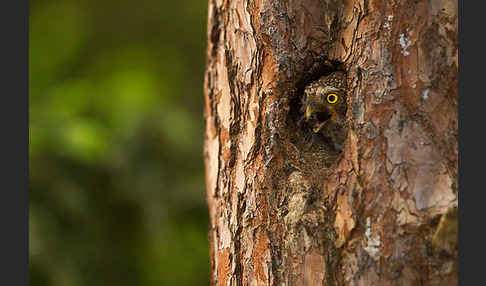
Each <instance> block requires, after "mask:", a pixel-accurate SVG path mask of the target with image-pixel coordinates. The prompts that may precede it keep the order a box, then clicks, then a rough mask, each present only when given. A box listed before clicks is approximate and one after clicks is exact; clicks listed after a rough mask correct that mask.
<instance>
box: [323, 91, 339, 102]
mask: <svg viewBox="0 0 486 286" xmlns="http://www.w3.org/2000/svg"><path fill="white" fill-rule="evenodd" d="M338 99H339V97H338V96H337V94H335V93H329V94H328V95H327V96H326V100H327V102H329V103H330V104H334V103H336V102H337V101H338Z"/></svg>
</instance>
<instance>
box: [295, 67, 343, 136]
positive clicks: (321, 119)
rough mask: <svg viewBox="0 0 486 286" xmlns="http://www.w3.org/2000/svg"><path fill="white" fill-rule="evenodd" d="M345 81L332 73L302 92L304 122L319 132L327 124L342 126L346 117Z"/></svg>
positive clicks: (341, 73) (339, 75)
mask: <svg viewBox="0 0 486 286" xmlns="http://www.w3.org/2000/svg"><path fill="white" fill-rule="evenodd" d="M345 84H346V79H345V75H344V73H343V72H334V73H331V74H330V75H328V76H323V77H322V78H320V79H319V80H317V81H315V82H313V83H311V84H309V85H308V86H307V87H306V89H305V91H304V99H303V109H304V110H303V111H304V114H305V120H306V121H307V122H309V123H311V124H312V128H313V131H314V132H315V133H317V132H319V131H320V130H321V128H323V126H324V125H325V124H326V123H328V122H333V123H338V124H343V123H344V121H345V115H346V86H345Z"/></svg>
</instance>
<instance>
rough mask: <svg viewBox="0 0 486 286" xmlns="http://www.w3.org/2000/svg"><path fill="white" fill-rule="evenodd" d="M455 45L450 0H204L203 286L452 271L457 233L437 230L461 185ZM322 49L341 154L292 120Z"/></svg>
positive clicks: (381, 280) (449, 277) (451, 280)
mask: <svg viewBox="0 0 486 286" xmlns="http://www.w3.org/2000/svg"><path fill="white" fill-rule="evenodd" d="M457 45H458V44H457V2H456V1H453V0H423V1H420V0H418V1H404V0H392V1H385V0H376V1H368V0H346V1H338V0H282V1H275V0H256V1H250V0H234V1H227V0H210V1H209V17H208V48H207V71H206V77H205V97H206V106H205V111H206V114H205V120H206V139H205V162H206V180H207V200H208V205H209V211H210V217H211V229H210V243H211V268H212V269H211V270H212V277H211V281H212V285H457V262H456V258H457V251H456V250H455V247H454V239H450V240H451V241H452V242H451V243H452V247H442V248H440V247H439V248H438V247H434V244H433V243H432V241H433V237H434V233H435V232H436V230H437V227H438V225H439V221H440V217H441V215H442V214H444V213H446V211H447V210H448V209H450V208H451V207H452V206H455V205H457V199H458V198H457V166H458V154H457V152H458V146H457V101H458V89H457V70H458V55H457ZM326 59H329V60H330V61H331V62H332V63H334V65H335V66H336V67H339V68H341V69H344V70H345V71H346V72H347V85H348V102H347V104H348V111H347V122H348V135H347V138H346V141H345V144H344V150H343V151H342V153H340V154H339V155H338V156H337V157H335V156H334V157H329V156H326V154H325V152H322V150H321V149H320V148H319V144H322V142H319V141H315V140H308V138H309V137H312V134H311V132H309V131H308V130H306V129H304V128H301V126H300V125H298V124H297V121H298V119H299V116H300V115H301V114H299V97H301V96H302V92H303V89H304V88H305V86H306V85H307V84H308V83H309V82H311V81H313V80H315V79H317V78H318V77H319V76H320V75H322V74H324V73H326V72H329V70H328V69H329V67H328V66H327V65H325V64H324V63H325V61H326ZM451 233H453V232H451Z"/></svg>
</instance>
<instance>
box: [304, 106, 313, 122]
mask: <svg viewBox="0 0 486 286" xmlns="http://www.w3.org/2000/svg"><path fill="white" fill-rule="evenodd" d="M311 116H312V108H311V107H310V105H307V108H306V109H305V120H309V119H310V118H311Z"/></svg>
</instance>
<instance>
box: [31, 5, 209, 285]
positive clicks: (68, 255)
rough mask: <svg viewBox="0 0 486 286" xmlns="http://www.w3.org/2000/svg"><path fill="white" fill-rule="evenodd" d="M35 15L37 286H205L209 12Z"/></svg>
mask: <svg viewBox="0 0 486 286" xmlns="http://www.w3.org/2000/svg"><path fill="white" fill-rule="evenodd" d="M29 5H30V8H29V9H30V10H29V14H30V15H29V85H30V93H29V117H30V118H29V126H30V127H29V137H30V139H29V161H30V163H29V177H30V178H29V184H30V189H29V192H30V193H29V197H30V198H29V268H30V285H39V286H40V285H49V286H78V285H79V286H80V285H90V286H96V285H117V286H123V285H182V286H183V285H208V280H209V250H208V239H207V230H208V214H207V210H206V203H205V183H204V165H203V157H202V141H203V136H204V122H203V115H202V112H203V90H202V85H203V72H204V63H205V61H204V55H205V45H206V16H207V11H206V9H207V1H204V0H186V1H160V0H159V1H156V0H142V1H140V0H139V1H127V0H123V1H119V0H117V1H114V0H104V1H97V0H96V1H95V0H84V1H76V0H59V1H52V0H51V1H46V0H31V1H30V3H29Z"/></svg>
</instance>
